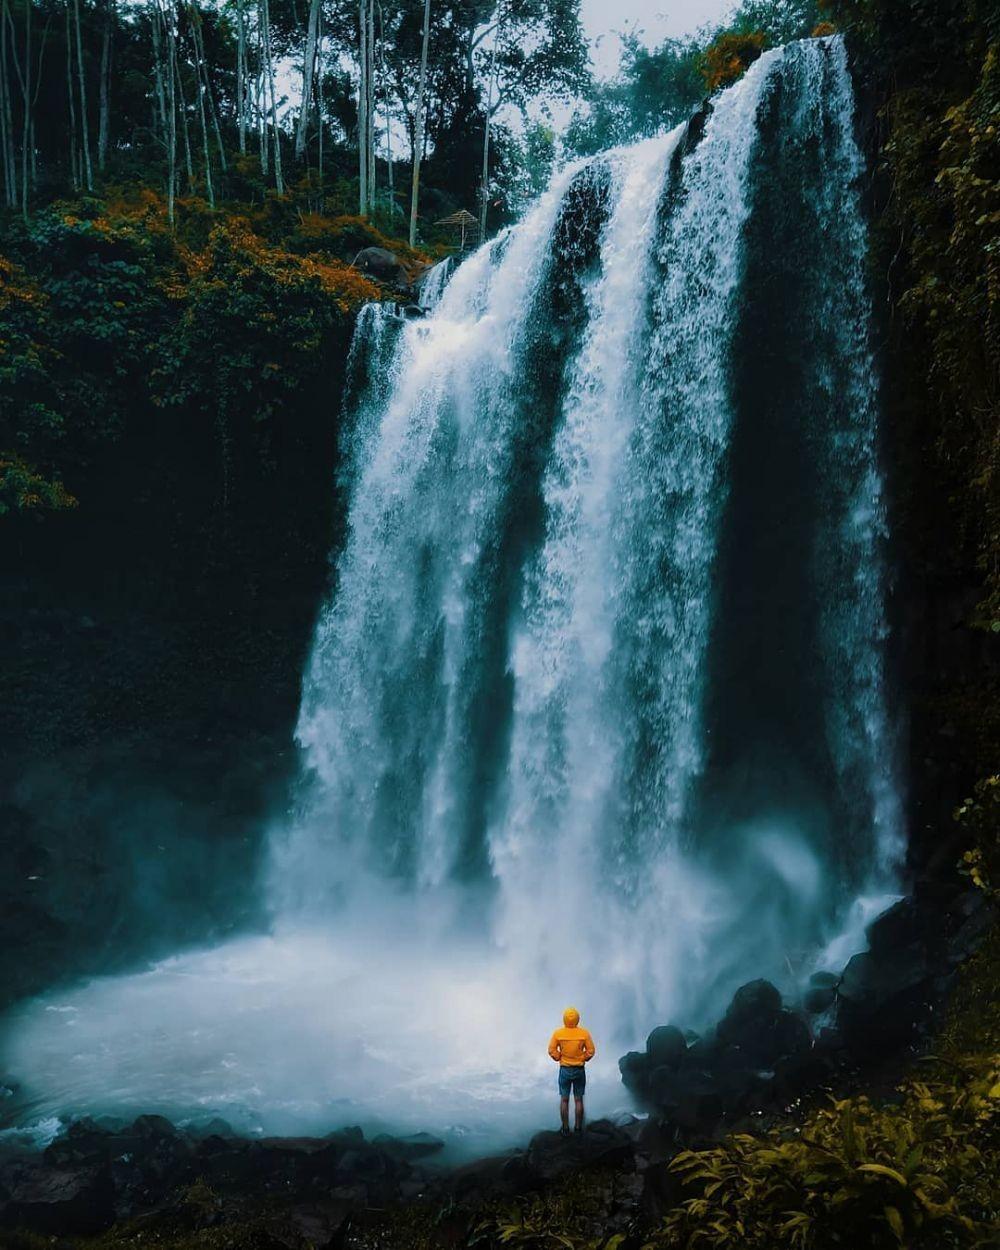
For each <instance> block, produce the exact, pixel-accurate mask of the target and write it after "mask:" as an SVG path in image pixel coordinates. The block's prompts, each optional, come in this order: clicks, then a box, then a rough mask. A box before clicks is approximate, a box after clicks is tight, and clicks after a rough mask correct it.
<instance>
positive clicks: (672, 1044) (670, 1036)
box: [646, 1024, 687, 1069]
mask: <svg viewBox="0 0 1000 1250" xmlns="http://www.w3.org/2000/svg"><path fill="white" fill-rule="evenodd" d="M686 1050H687V1042H686V1041H685V1040H684V1034H683V1033H682V1032H681V1030H680V1029H678V1028H676V1027H675V1026H674V1025H672V1024H661V1025H660V1026H659V1028H655V1029H654V1030H653V1031H652V1033H650V1035H649V1037H648V1038H647V1039H646V1055H647V1057H648V1062H649V1067H650V1069H654V1068H660V1067H665V1068H670V1069H674V1068H677V1067H679V1066H680V1064H681V1062H682V1061H683V1059H684V1052H685V1051H686Z"/></svg>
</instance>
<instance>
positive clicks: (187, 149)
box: [167, 10, 194, 192]
mask: <svg viewBox="0 0 1000 1250" xmlns="http://www.w3.org/2000/svg"><path fill="white" fill-rule="evenodd" d="M179 38H180V29H179V27H178V25H177V14H176V13H175V12H174V11H173V10H171V13H170V28H169V34H168V37H167V44H168V47H169V48H170V75H171V79H172V80H173V85H174V99H175V100H176V103H177V109H178V112H179V113H180V115H181V135H182V136H183V139H184V171H185V173H186V174H187V185H188V191H189V192H190V190H191V188H192V187H193V186H194V161H193V160H192V159H191V135H190V132H189V130H188V111H187V100H186V99H185V98H184V79H183V78H182V77H181V67H180V62H179V61H178V59H177V43H178V40H179Z"/></svg>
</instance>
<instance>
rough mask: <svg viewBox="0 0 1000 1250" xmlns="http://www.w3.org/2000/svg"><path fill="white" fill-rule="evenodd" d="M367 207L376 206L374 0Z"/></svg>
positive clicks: (370, 19) (370, 39) (371, 9)
mask: <svg viewBox="0 0 1000 1250" xmlns="http://www.w3.org/2000/svg"><path fill="white" fill-rule="evenodd" d="M366 77H367V80H368V110H367V112H368V142H367V145H366V146H367V151H368V207H369V211H371V210H372V209H375V208H377V207H378V205H377V201H376V197H375V182H376V178H375V0H368V73H367V75H366Z"/></svg>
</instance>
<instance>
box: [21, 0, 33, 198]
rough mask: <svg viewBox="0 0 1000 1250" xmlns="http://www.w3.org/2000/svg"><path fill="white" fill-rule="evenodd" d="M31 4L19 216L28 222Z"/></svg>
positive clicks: (28, 7)
mask: <svg viewBox="0 0 1000 1250" xmlns="http://www.w3.org/2000/svg"><path fill="white" fill-rule="evenodd" d="M33 8H34V5H33V4H30V3H29V4H26V5H25V6H24V73H23V74H22V75H21V88H22V95H21V100H22V104H21V111H22V114H23V116H22V118H21V215H22V216H23V218H24V220H25V221H27V220H28V190H29V187H30V179H31V164H30V158H29V152H30V150H31V99H32V95H31V10H32V9H33Z"/></svg>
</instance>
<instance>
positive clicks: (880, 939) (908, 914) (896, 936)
mask: <svg viewBox="0 0 1000 1250" xmlns="http://www.w3.org/2000/svg"><path fill="white" fill-rule="evenodd" d="M932 914H933V912H932V910H931V909H928V908H922V907H920V906H918V904H917V901H916V899H914V898H901V899H899V901H898V902H896V903H893V905H892V906H891V907H889V908H888V909H887V910H886V911H884V912H882V914H881V915H879V916H876V917H875V919H874V920H873V921H872V922H871V924H869V926H868V928H867V929H866V930H865V936H866V937H867V939H868V948H869V950H870V951H871V953H872V954H874V955H881V954H885V953H891V952H893V951H897V950H899V949H900V948H901V947H904V946H909V945H911V944H913V943H915V942H923V941H925V939H926V936H927V933H928V925H929V923H930V922H931V916H932Z"/></svg>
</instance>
